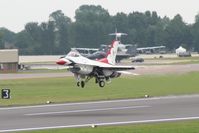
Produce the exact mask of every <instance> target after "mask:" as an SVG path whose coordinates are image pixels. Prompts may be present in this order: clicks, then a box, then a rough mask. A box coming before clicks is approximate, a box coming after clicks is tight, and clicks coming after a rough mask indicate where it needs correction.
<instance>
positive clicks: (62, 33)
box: [49, 10, 71, 53]
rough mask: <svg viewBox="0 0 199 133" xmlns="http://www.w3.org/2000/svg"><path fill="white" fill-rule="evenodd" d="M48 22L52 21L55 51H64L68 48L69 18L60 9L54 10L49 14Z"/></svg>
mask: <svg viewBox="0 0 199 133" xmlns="http://www.w3.org/2000/svg"><path fill="white" fill-rule="evenodd" d="M49 23H54V26H55V27H54V28H55V29H54V34H55V42H54V43H55V44H54V46H55V49H54V50H55V53H65V52H66V51H69V49H70V46H69V45H70V37H69V35H70V33H69V30H70V25H71V19H70V18H69V17H67V16H65V15H64V13H62V11H61V10H58V11H55V12H53V13H52V14H50V16H49Z"/></svg>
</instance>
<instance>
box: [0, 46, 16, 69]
mask: <svg viewBox="0 0 199 133" xmlns="http://www.w3.org/2000/svg"><path fill="white" fill-rule="evenodd" d="M18 62H19V55H18V49H2V50H0V73H9V72H17V71H18Z"/></svg>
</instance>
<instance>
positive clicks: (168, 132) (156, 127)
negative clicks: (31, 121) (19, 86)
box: [22, 120, 199, 133]
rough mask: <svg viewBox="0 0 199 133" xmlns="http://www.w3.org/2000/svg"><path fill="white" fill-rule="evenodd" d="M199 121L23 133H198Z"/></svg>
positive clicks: (28, 132)
mask: <svg viewBox="0 0 199 133" xmlns="http://www.w3.org/2000/svg"><path fill="white" fill-rule="evenodd" d="M198 132H199V121H198V120H193V121H178V122H163V123H150V124H133V125H123V126H103V127H97V128H90V127H87V128H65V129H50V130H40V131H27V132H22V133H198Z"/></svg>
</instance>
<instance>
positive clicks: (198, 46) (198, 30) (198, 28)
mask: <svg viewBox="0 0 199 133" xmlns="http://www.w3.org/2000/svg"><path fill="white" fill-rule="evenodd" d="M191 33H192V36H193V47H194V48H195V50H196V51H197V52H199V14H197V15H196V16H195V23H194V24H193V26H192V27H191Z"/></svg>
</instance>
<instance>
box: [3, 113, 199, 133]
mask: <svg viewBox="0 0 199 133" xmlns="http://www.w3.org/2000/svg"><path fill="white" fill-rule="evenodd" d="M195 119H199V116H198V117H182V118H167V119H153V120H140V121H123V122H108V123H90V124H81V125H68V126H51V127H36V128H19V129H7V130H0V133H4V132H17V131H32V130H44V129H59V128H75V127H89V126H92V125H96V126H109V125H123V124H135V123H152V122H166V121H180V120H195Z"/></svg>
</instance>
